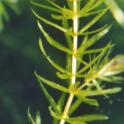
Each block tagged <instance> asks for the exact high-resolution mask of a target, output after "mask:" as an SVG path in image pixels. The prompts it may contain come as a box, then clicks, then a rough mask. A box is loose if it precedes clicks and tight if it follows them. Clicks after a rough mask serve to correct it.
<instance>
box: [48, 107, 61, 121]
mask: <svg viewBox="0 0 124 124" xmlns="http://www.w3.org/2000/svg"><path fill="white" fill-rule="evenodd" d="M49 111H50V114H51V116H52V117H53V118H55V119H57V120H60V119H61V115H60V114H58V113H56V112H54V111H53V110H52V108H51V107H49Z"/></svg>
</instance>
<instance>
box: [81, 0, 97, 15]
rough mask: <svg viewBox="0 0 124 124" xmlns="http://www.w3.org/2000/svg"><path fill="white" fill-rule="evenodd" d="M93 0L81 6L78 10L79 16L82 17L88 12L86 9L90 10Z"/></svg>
mask: <svg viewBox="0 0 124 124" xmlns="http://www.w3.org/2000/svg"><path fill="white" fill-rule="evenodd" d="M94 2H95V1H93V0H89V1H88V2H87V3H86V5H85V6H83V8H82V9H81V10H80V12H79V15H80V17H83V16H84V15H85V14H87V13H88V11H89V10H90V8H91V7H92V6H93V4H94Z"/></svg>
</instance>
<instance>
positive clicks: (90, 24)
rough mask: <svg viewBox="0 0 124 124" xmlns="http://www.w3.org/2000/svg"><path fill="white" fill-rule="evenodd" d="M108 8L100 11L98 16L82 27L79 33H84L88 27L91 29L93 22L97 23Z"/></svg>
mask: <svg viewBox="0 0 124 124" xmlns="http://www.w3.org/2000/svg"><path fill="white" fill-rule="evenodd" d="M107 10H108V8H106V9H104V10H103V11H102V12H101V13H99V14H98V15H97V16H96V17H94V18H93V19H92V20H91V21H90V22H89V23H88V24H87V25H86V26H84V27H83V28H82V29H80V31H79V34H82V33H83V32H85V31H86V30H87V29H89V28H90V27H91V26H92V25H93V24H95V23H96V22H97V21H98V20H99V19H100V18H101V17H102V16H103V15H104V14H105V13H106V11H107Z"/></svg>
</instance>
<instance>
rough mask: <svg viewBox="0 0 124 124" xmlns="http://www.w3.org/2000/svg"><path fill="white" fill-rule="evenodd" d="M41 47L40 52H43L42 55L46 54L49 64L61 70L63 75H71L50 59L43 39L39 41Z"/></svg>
mask: <svg viewBox="0 0 124 124" xmlns="http://www.w3.org/2000/svg"><path fill="white" fill-rule="evenodd" d="M39 46H40V50H41V51H42V53H43V54H44V56H45V57H46V59H47V60H48V62H49V63H50V64H51V65H52V66H53V67H54V68H55V69H57V70H59V71H60V72H62V73H65V74H69V72H68V71H67V70H66V69H64V68H63V67H61V66H60V65H58V64H56V63H55V62H54V61H53V60H52V59H50V57H49V56H48V55H47V54H46V52H45V49H44V47H43V44H42V41H41V39H39Z"/></svg>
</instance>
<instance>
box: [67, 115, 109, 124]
mask: <svg viewBox="0 0 124 124" xmlns="http://www.w3.org/2000/svg"><path fill="white" fill-rule="evenodd" d="M107 119H108V117H107V116H106V115H98V114H93V115H83V116H78V117H72V118H69V119H66V120H67V121H68V122H71V123H72V122H73V121H74V122H92V121H100V120H107Z"/></svg>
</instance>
